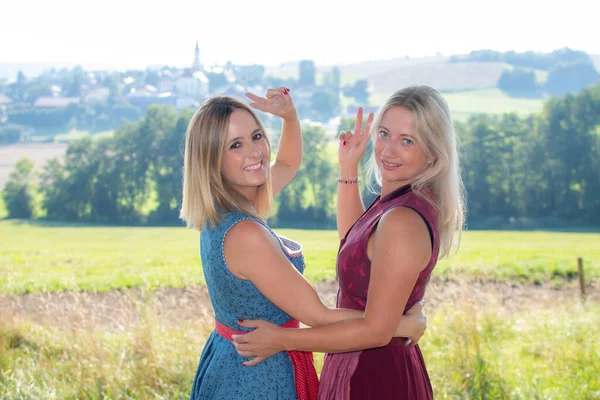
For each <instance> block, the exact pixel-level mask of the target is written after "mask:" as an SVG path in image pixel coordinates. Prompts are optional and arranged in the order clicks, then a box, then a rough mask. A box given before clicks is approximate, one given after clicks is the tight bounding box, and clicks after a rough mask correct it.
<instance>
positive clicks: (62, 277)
mask: <svg viewBox="0 0 600 400" xmlns="http://www.w3.org/2000/svg"><path fill="white" fill-rule="evenodd" d="M276 231H277V232H278V233H279V234H281V235H283V236H287V237H290V238H293V239H295V240H297V241H299V242H300V243H302V244H303V246H304V255H305V259H306V265H307V269H306V276H307V278H308V279H309V280H311V281H312V282H315V281H320V280H333V279H334V278H335V259H336V253H337V249H338V245H339V241H338V239H337V233H336V232H335V231H320V230H316V231H311V230H290V229H279V230H276ZM0 237H1V238H2V240H1V241H0V294H1V293H4V294H21V293H35V292H55V291H61V290H89V291H107V290H113V289H124V288H133V287H144V288H149V289H154V288H158V287H184V286H187V285H197V284H200V285H202V284H203V283H204V280H203V279H204V278H203V274H202V265H201V261H200V256H199V233H198V232H196V231H192V230H189V229H185V228H179V227H172V228H164V227H160V228H153V227H100V226H89V227H88V226H81V225H58V224H50V223H48V224H44V223H29V222H21V221H9V220H3V221H0ZM598 243H600V234H598V233H561V232H542V231H533V232H517V231H465V232H464V233H463V235H462V243H461V246H460V251H459V252H458V253H457V254H456V255H455V256H453V257H451V258H450V259H448V260H443V261H441V262H440V263H439V264H438V267H437V268H436V269H435V271H434V276H435V275H438V276H444V277H456V276H464V277H467V278H473V279H491V280H499V281H506V280H518V281H520V282H523V283H540V282H552V283H553V284H557V285H560V284H561V282H564V281H565V280H569V279H574V278H576V276H577V257H583V259H584V265H585V268H586V275H587V277H589V278H594V277H595V278H597V277H599V276H600V246H598Z"/></svg>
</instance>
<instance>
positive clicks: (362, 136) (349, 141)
mask: <svg viewBox="0 0 600 400" xmlns="http://www.w3.org/2000/svg"><path fill="white" fill-rule="evenodd" d="M362 120H363V109H362V107H359V108H358V111H357V113H356V124H355V125H354V133H352V132H350V131H345V132H342V133H340V136H339V140H340V144H339V147H338V160H339V162H340V165H358V163H359V161H360V158H361V157H362V155H363V154H364V152H365V149H366V148H367V144H368V143H369V139H370V137H369V131H370V130H371V124H372V123H373V113H369V117H368V118H367V123H366V124H365V127H364V128H363V127H362Z"/></svg>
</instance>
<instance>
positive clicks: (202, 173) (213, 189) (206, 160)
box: [179, 96, 273, 230]
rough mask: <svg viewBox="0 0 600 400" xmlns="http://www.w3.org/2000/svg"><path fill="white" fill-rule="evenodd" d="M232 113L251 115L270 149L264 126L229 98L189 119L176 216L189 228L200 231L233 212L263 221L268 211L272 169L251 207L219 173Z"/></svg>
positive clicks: (210, 102)
mask: <svg viewBox="0 0 600 400" xmlns="http://www.w3.org/2000/svg"><path fill="white" fill-rule="evenodd" d="M235 110H246V111H248V112H249V113H250V115H252V117H253V118H254V120H255V121H256V123H257V124H258V126H259V127H260V129H261V130H262V132H263V134H264V136H265V140H266V141H267V144H268V146H269V149H270V148H271V145H270V143H269V139H268V138H267V135H266V130H265V127H264V125H263V124H262V122H261V121H260V119H259V118H258V117H257V116H256V114H255V113H254V111H253V110H252V109H251V108H250V106H248V105H247V104H246V103H243V102H242V101H240V100H237V99H235V98H233V97H228V96H222V97H213V98H211V99H209V100H207V101H206V102H205V103H204V104H203V105H202V107H200V108H199V109H198V110H197V111H196V113H195V114H194V116H193V117H192V119H191V120H190V123H189V125H188V128H187V132H186V135H185V136H186V138H185V156H184V170H183V199H182V205H181V210H180V212H179V217H180V218H181V219H182V220H184V221H185V222H186V223H187V226H188V228H193V229H198V230H200V229H202V227H203V226H204V225H205V224H207V223H209V224H211V226H214V225H215V224H217V223H218V222H219V221H220V220H221V214H222V213H224V212H230V211H234V210H236V211H239V212H242V213H245V214H249V215H252V216H253V217H256V218H259V219H265V218H266V217H267V216H268V215H269V213H270V211H271V201H272V197H273V192H272V188H271V169H269V172H268V175H267V182H266V183H264V184H263V185H261V186H259V188H258V195H257V198H256V201H255V202H254V204H253V203H251V202H250V201H249V200H248V199H247V198H245V197H244V196H243V195H241V194H240V193H239V192H237V191H236V190H235V189H234V188H233V187H232V186H231V185H230V184H229V183H228V182H227V181H226V180H225V179H223V175H222V174H221V160H222V158H223V151H224V148H225V139H226V138H227V127H228V125H229V118H230V117H231V114H232V113H233V112H234V111H235Z"/></svg>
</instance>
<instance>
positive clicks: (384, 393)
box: [318, 186, 439, 400]
mask: <svg viewBox="0 0 600 400" xmlns="http://www.w3.org/2000/svg"><path fill="white" fill-rule="evenodd" d="M395 207H409V208H412V209H413V210H415V211H417V212H418V213H419V214H420V216H421V217H422V218H423V220H424V221H425V223H426V225H427V227H428V229H429V234H430V239H431V242H432V252H431V259H430V260H429V263H428V264H427V267H426V268H425V269H424V270H423V271H421V273H420V274H419V277H418V279H417V282H416V284H415V286H414V288H413V290H412V292H411V294H410V296H409V299H408V302H407V303H406V307H405V310H404V311H405V312H406V311H407V310H408V309H409V308H411V307H412V306H414V305H415V304H416V303H417V302H418V301H419V300H421V299H422V298H423V296H424V294H425V288H426V285H427V282H428V281H429V277H430V276H431V272H432V270H433V268H434V267H435V264H436V262H437V258H438V253H439V240H438V232H437V219H436V213H435V210H434V208H433V206H431V205H430V204H429V203H428V202H427V201H426V200H424V199H422V198H420V197H418V196H417V195H416V194H414V193H413V192H412V191H411V190H410V186H404V187H401V188H399V189H397V190H395V191H393V192H392V193H389V194H388V195H386V196H384V197H383V198H377V199H375V201H374V202H373V203H372V204H371V206H369V208H368V209H367V211H365V213H364V214H363V215H362V216H361V217H360V218H359V219H358V221H356V223H355V224H354V225H353V226H352V228H351V229H350V230H349V231H348V233H347V234H346V237H345V238H344V239H342V241H341V244H340V249H339V252H338V259H337V274H338V281H339V290H338V296H337V307H338V308H351V309H356V310H364V309H365V306H366V303H367V294H368V293H367V291H368V287H369V277H370V269H371V262H370V260H369V258H368V256H367V243H368V240H369V236H370V234H371V232H372V231H373V229H374V228H375V227H376V226H377V223H378V222H379V220H380V218H381V217H382V216H383V214H384V213H385V212H387V211H388V210H391V209H392V208H395ZM389 306H390V307H393V305H392V304H390V305H389ZM405 343H406V339H405V338H393V339H392V340H391V341H390V343H389V344H388V345H386V346H384V347H380V348H375V349H368V350H362V351H354V352H348V353H337V354H327V355H326V357H325V362H324V365H323V371H322V372H321V383H320V386H319V396H318V398H319V399H320V400H331V399H336V400H341V399H344V400H347V399H360V400H367V399H372V400H386V399H394V400H399V399H411V400H428V399H432V398H433V393H432V388H431V383H430V381H429V375H428V374H427V369H426V368H425V361H424V360H423V356H422V354H421V351H420V349H419V346H418V345H409V346H405Z"/></svg>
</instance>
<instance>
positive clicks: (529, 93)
mask: <svg viewBox="0 0 600 400" xmlns="http://www.w3.org/2000/svg"><path fill="white" fill-rule="evenodd" d="M498 88H499V89H500V90H502V91H503V92H504V93H506V94H508V95H509V96H513V97H537V96H539V93H538V86H537V82H536V79H535V73H534V72H533V71H527V70H524V69H523V68H515V69H513V70H509V69H507V70H504V72H502V75H500V78H499V79H498Z"/></svg>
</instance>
